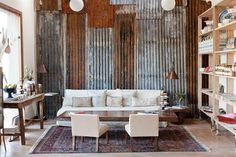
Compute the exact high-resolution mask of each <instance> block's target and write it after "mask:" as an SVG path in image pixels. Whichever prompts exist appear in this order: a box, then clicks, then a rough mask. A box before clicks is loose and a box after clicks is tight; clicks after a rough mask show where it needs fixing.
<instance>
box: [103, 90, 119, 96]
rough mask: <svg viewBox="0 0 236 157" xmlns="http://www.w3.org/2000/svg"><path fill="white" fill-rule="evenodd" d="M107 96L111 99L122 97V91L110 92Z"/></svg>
mask: <svg viewBox="0 0 236 157" xmlns="http://www.w3.org/2000/svg"><path fill="white" fill-rule="evenodd" d="M106 94H107V96H111V97H122V91H121V90H120V89H116V90H108V91H107V93H106Z"/></svg>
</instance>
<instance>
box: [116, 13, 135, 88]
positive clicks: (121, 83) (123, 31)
mask: <svg viewBox="0 0 236 157" xmlns="http://www.w3.org/2000/svg"><path fill="white" fill-rule="evenodd" d="M135 25H136V19H135V14H118V15H116V20H115V27H114V31H115V35H114V36H115V59H114V62H115V86H114V87H115V88H119V89H134V88H136V86H135V78H136V77H135V56H136V55H135V54H136V53H135V52H136V51H135V48H136V30H135V28H136V27H135Z"/></svg>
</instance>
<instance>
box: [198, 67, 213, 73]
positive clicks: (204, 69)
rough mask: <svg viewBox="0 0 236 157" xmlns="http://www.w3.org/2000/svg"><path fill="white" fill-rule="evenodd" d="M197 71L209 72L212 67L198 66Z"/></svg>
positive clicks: (211, 70)
mask: <svg viewBox="0 0 236 157" xmlns="http://www.w3.org/2000/svg"><path fill="white" fill-rule="evenodd" d="M199 72H206V73H210V72H213V69H212V67H210V66H208V67H204V68H200V69H199Z"/></svg>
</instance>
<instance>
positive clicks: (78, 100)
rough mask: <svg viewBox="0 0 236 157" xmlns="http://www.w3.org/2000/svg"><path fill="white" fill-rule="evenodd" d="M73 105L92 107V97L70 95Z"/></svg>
mask: <svg viewBox="0 0 236 157" xmlns="http://www.w3.org/2000/svg"><path fill="white" fill-rule="evenodd" d="M72 106H73V107H92V97H72Z"/></svg>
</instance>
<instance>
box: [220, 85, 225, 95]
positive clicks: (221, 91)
mask: <svg viewBox="0 0 236 157" xmlns="http://www.w3.org/2000/svg"><path fill="white" fill-rule="evenodd" d="M224 92H225V87H224V86H223V85H222V84H220V88H219V93H220V94H223V93H224Z"/></svg>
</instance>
